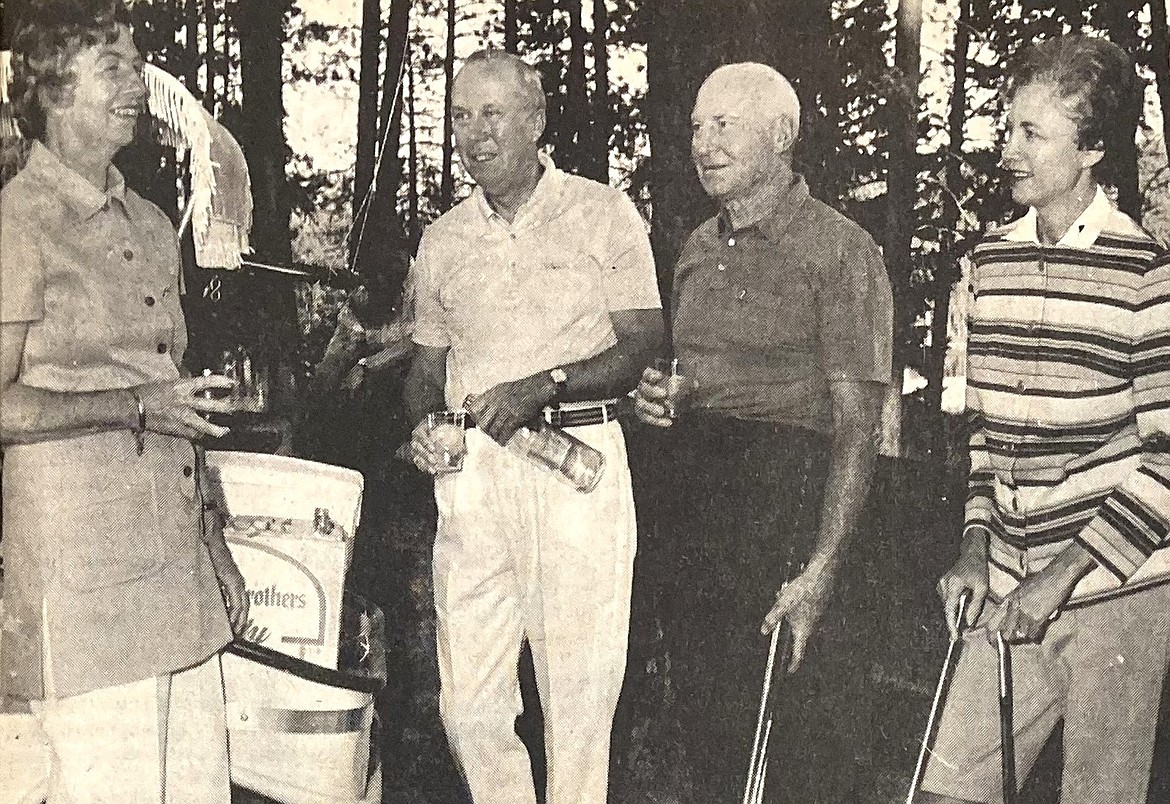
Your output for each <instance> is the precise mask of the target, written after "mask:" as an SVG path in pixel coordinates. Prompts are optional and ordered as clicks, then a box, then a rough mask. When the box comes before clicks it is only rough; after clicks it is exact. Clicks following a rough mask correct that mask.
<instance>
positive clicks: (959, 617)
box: [906, 589, 971, 804]
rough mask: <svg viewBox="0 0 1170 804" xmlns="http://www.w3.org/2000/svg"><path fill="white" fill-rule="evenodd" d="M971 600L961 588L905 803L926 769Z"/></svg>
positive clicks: (911, 798) (910, 800) (910, 803)
mask: <svg viewBox="0 0 1170 804" xmlns="http://www.w3.org/2000/svg"><path fill="white" fill-rule="evenodd" d="M970 602H971V591H970V590H969V589H965V590H963V593H962V594H961V595H959V605H958V609H957V611H956V613H955V637H954V639H952V640H951V642H950V644H949V645H948V646H947V655H946V658H945V659H944V660H943V667H942V672H941V673H940V674H939V677H938V686H937V687H935V690H934V700H933V701H932V702H931V704H930V715H929V716H928V717H927V719H926V731H925V732H924V733H923V735H922V747H921V748H919V750H918V762H917V763H916V764H915V765H914V775H913V776H912V777H911V778H910V792H909V793H907V794H906V804H914V796H915V795H917V794H918V785H920V784H922V774H923V772H924V771H925V770H926V755H927V754H928V753H929V751H930V743H931V741H932V740H933V738H934V732H935V729H937V728H938V716H939V713H940V712H941V710H942V700H943V696H944V695H945V694H946V689H947V687H948V686H949V685H950V683H951V674H952V673H953V672H954V669H955V657H956V655H957V653H958V649H959V645H960V644H962V641H963V622H964V618H965V617H966V614H967V605H968V604H969V603H970Z"/></svg>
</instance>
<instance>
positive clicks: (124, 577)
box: [53, 463, 165, 590]
mask: <svg viewBox="0 0 1170 804" xmlns="http://www.w3.org/2000/svg"><path fill="white" fill-rule="evenodd" d="M60 497H61V501H60V505H59V506H58V508H57V511H56V512H55V514H54V515H53V516H54V519H55V520H56V521H55V522H54V527H55V529H56V532H57V533H58V534H59V536H58V541H57V547H58V549H57V568H58V572H59V575H60V578H61V581H62V583H63V584H64V585H66V586H68V587H72V588H75V589H80V590H92V589H101V588H105V587H110V586H117V585H118V584H123V583H128V582H131V581H135V580H138V579H139V578H143V577H145V576H147V575H150V574H152V573H154V572H157V571H158V570H159V569H160V568H161V567H162V565H163V560H164V555H165V551H164V546H163V534H162V528H161V521H160V517H159V507H158V489H157V487H156V484H155V482H154V480H153V478H152V477H151V476H150V475H149V474H148V473H144V472H142V471H141V470H139V469H138V468H137V467H135V466H132V465H129V464H118V463H111V464H107V465H106V466H103V467H101V468H100V469H99V470H98V472H97V473H92V469H91V474H89V475H87V476H83V477H76V482H74V483H71V484H69V487H63V488H62V493H61V495H60Z"/></svg>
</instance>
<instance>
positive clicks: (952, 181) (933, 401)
mask: <svg viewBox="0 0 1170 804" xmlns="http://www.w3.org/2000/svg"><path fill="white" fill-rule="evenodd" d="M972 2H973V0H959V8H958V11H957V15H956V19H955V39H954V44H953V46H952V48H951V51H952V54H953V55H952V67H953V69H952V72H953V75H954V81H953V83H952V85H951V94H950V102H949V104H948V108H947V135H948V136H947V140H948V142H947V150H946V155H945V158H946V168H945V173H944V176H945V188H946V193H945V196H944V199H943V202H944V204H945V206H944V209H945V210H946V212H945V214H944V215H943V222H942V230H943V232H946V233H947V235H946V236H945V239H944V240H943V242H942V243H941V244H940V248H939V252H938V255H939V256H938V260H937V263H936V265H935V271H934V275H933V277H932V280H933V284H934V308H933V310H934V316H933V318H932V319H931V339H930V340H931V343H932V344H933V349H932V351H931V353H930V355H929V359H928V361H927V365H926V379H927V386H926V397H927V405H926V407H927V410H928V411H930V412H931V413H933V414H936V415H937V414H940V413H941V409H942V380H943V369H944V360H945V358H946V349H947V342H946V341H947V317H948V315H949V312H950V295H951V287H952V286H953V285H954V282H955V279H957V278H958V276H959V265H958V257H959V252H960V251H962V246H961V245H960V243H959V242H958V238H959V233H960V231H961V230H960V223H961V220H962V216H963V210H962V206H961V205H962V203H963V195H964V187H963V185H964V180H963V144H964V142H965V141H966V122H967V83H968V82H967V74H968V58H969V51H970V48H971V3H972ZM941 424H942V421H941V416H939V417H938V418H936V420H935V422H934V427H933V430H934V432H932V433H931V439H930V440H931V444H932V447H934V448H935V454H936V455H939V456H942V455H943V452H942V450H941V449H940V448H941V447H942V446H943V445H942V427H941Z"/></svg>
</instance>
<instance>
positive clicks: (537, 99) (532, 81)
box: [459, 48, 546, 112]
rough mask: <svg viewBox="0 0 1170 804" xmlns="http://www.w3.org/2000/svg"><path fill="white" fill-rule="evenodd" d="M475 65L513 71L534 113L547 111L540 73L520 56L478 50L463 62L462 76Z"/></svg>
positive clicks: (493, 50) (494, 50)
mask: <svg viewBox="0 0 1170 804" xmlns="http://www.w3.org/2000/svg"><path fill="white" fill-rule="evenodd" d="M473 64H479V65H483V66H485V67H493V68H495V67H507V68H509V69H511V70H512V73H513V75H514V76H515V78H516V83H517V84H519V86H520V92H521V94H522V95H523V97H524V99H525V101H526V102H527V105H529V106H530V107H531V108H532V110H533V111H541V112H543V111H545V106H546V100H545V96H544V87H543V86H542V84H541V81H540V72H539V71H538V70H537V69H536V68H535V67H533V66H532V65H531V64H529V63H528V62H526V61H524V60H523V59H522V58H520V57H519V56H517V55H515V54H513V53H509V52H508V51H506V50H499V49H497V48H486V49H484V50H477V51H475V52H474V53H472V54H471V55H470V56H468V57H467V60H466V61H464V62H463V67H462V68H460V70H459V72H460V74H462V72H463V69H464V68H467V67H470V66H471V65H473Z"/></svg>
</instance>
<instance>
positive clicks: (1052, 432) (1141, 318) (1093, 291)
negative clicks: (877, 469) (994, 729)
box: [965, 189, 1170, 603]
mask: <svg viewBox="0 0 1170 804" xmlns="http://www.w3.org/2000/svg"><path fill="white" fill-rule="evenodd" d="M972 263H973V269H972V273H971V285H970V290H971V292H972V294H973V299H972V302H973V303H972V305H971V311H970V319H969V340H968V343H967V350H968V351H967V408H968V411H969V412H970V415H971V423H972V434H971V443H970V446H971V475H970V483H969V487H968V499H967V507H966V522H965V524H966V527H968V528H969V527H971V526H973V525H982V526H985V527H987V528H988V529H989V530H990V531H991V534H992V538H991V541H990V551H989V561H990V574H991V587H992V593H993V594H994V595H995V596H997V597H1002V596H1003V595H1005V594H1007V593H1008V592H1010V591H1011V590H1012V589H1013V588H1014V587H1015V586H1016V585H1017V584H1018V583H1019V581H1020V579H1022V578H1024V577H1025V576H1027V575H1031V574H1035V573H1036V572H1039V571H1040V570H1041V569H1043V568H1044V567H1045V566H1046V565H1047V564H1048V562H1050V561H1051V560H1052V558H1053V557H1054V556H1056V555H1057V554H1058V553H1060V552H1061V551H1062V550H1063V549H1065V548H1066V547H1067V546H1068V545H1069V544H1070V543H1071V542H1072V541H1074V540H1075V541H1076V542H1077V543H1079V544H1081V545H1082V546H1083V547H1085V548H1086V549H1087V550H1088V551H1089V553H1090V554H1091V555H1092V556H1093V558H1094V559H1095V560H1096V563H1097V567H1096V568H1095V569H1094V570H1093V571H1092V572H1091V573H1090V574H1089V575H1088V576H1086V577H1085V578H1084V579H1083V580H1082V581H1081V582H1080V584H1078V586H1077V588H1076V590H1075V591H1074V593H1073V598H1072V601H1073V602H1074V603H1075V602H1086V601H1089V600H1095V599H1099V598H1101V597H1107V596H1112V595H1115V594H1118V593H1120V592H1121V591H1124V590H1128V589H1135V588H1139V587H1140V586H1144V585H1146V584H1148V583H1153V582H1156V581H1158V580H1167V579H1170V549H1166V547H1167V544H1168V543H1170V540H1168V539H1167V532H1168V531H1170V258H1167V256H1166V255H1163V254H1161V253H1160V249H1159V248H1158V246H1157V244H1156V243H1155V242H1154V241H1153V240H1152V239H1151V238H1150V237H1149V236H1148V235H1147V234H1146V233H1145V232H1144V231H1142V229H1141V228H1140V227H1138V226H1137V225H1136V224H1135V223H1134V222H1133V221H1132V220H1130V218H1128V217H1127V216H1125V215H1124V214H1122V213H1121V212H1118V211H1117V210H1116V209H1114V208H1113V206H1112V205H1111V204H1110V202H1109V200H1108V198H1107V197H1106V196H1105V194H1104V193H1103V192H1102V191H1101V190H1100V189H1098V191H1097V197H1096V198H1095V199H1094V200H1093V202H1092V203H1091V204H1090V205H1089V207H1088V208H1087V209H1086V210H1085V212H1084V213H1083V214H1082V215H1081V217H1080V218H1079V219H1078V220H1077V221H1076V223H1074V224H1073V226H1072V227H1071V228H1070V229H1069V231H1068V233H1067V234H1066V235H1065V236H1064V237H1063V238H1062V239H1061V241H1060V242H1059V243H1057V244H1056V245H1041V244H1040V243H1039V242H1038V239H1037V237H1036V213H1035V210H1032V211H1030V212H1029V213H1028V214H1027V215H1025V216H1024V217H1023V218H1021V219H1019V220H1017V221H1015V222H1013V223H1011V224H1008V225H1007V226H1004V227H1001V228H1000V229H997V230H995V231H993V232H991V233H990V234H989V235H988V236H987V237H985V238H984V239H983V241H981V242H980V243H979V245H978V246H976V247H975V249H974V251H973V253H972Z"/></svg>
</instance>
